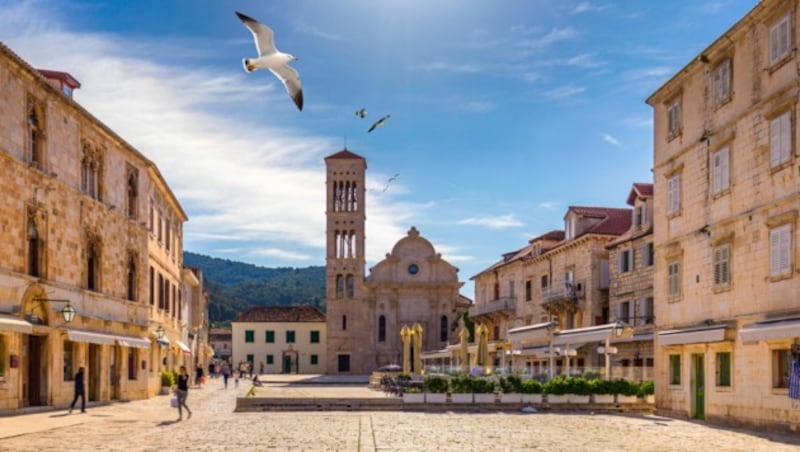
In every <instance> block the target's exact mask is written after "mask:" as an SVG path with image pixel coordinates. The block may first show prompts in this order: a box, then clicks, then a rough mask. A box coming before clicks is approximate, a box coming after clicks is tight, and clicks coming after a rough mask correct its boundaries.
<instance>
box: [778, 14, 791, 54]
mask: <svg viewBox="0 0 800 452" xmlns="http://www.w3.org/2000/svg"><path fill="white" fill-rule="evenodd" d="M778 30H779V31H778V57H781V56H783V55H785V54H786V53H788V52H789V18H788V17H786V18H785V19H783V20H781V23H780V25H779V26H778Z"/></svg>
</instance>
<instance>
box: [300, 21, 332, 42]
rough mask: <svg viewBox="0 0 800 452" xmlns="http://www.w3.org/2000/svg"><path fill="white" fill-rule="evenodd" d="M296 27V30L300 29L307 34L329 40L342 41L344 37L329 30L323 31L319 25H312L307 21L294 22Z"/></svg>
mask: <svg viewBox="0 0 800 452" xmlns="http://www.w3.org/2000/svg"><path fill="white" fill-rule="evenodd" d="M294 28H295V30H296V31H298V32H300V33H305V34H308V35H311V36H316V37H318V38H322V39H326V40H328V41H341V40H342V37H341V36H339V35H337V34H334V33H329V32H327V31H323V30H321V29H319V28H317V27H315V26H313V25H310V24H307V23H304V22H298V23H295V24H294Z"/></svg>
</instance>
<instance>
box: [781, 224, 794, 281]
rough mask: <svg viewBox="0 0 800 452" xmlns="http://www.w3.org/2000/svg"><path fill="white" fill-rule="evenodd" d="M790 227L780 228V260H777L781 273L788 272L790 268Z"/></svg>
mask: <svg viewBox="0 0 800 452" xmlns="http://www.w3.org/2000/svg"><path fill="white" fill-rule="evenodd" d="M791 232H792V229H791V226H790V225H788V224H787V225H786V226H782V227H781V228H780V233H779V237H780V241H779V242H780V243H779V245H778V247H779V248H780V260H779V263H778V265H779V268H780V272H781V273H786V272H790V271H791V268H792V253H791V251H792V236H791Z"/></svg>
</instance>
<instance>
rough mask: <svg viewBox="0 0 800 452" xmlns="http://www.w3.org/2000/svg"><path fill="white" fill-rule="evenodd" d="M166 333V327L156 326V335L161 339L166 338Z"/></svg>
mask: <svg viewBox="0 0 800 452" xmlns="http://www.w3.org/2000/svg"><path fill="white" fill-rule="evenodd" d="M164 334H166V331H164V327H163V326H161V325H158V328H156V337H157V338H159V339H164Z"/></svg>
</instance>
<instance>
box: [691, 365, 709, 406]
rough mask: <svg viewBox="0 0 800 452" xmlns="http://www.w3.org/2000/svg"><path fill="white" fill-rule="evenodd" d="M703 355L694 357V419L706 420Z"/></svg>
mask: <svg viewBox="0 0 800 452" xmlns="http://www.w3.org/2000/svg"><path fill="white" fill-rule="evenodd" d="M704 363H705V359H704V357H703V355H701V354H700V355H692V364H693V367H694V417H695V419H705V418H706V374H705V365H704Z"/></svg>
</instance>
